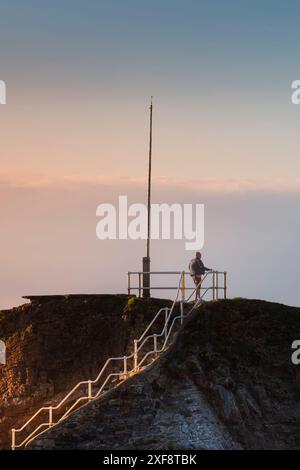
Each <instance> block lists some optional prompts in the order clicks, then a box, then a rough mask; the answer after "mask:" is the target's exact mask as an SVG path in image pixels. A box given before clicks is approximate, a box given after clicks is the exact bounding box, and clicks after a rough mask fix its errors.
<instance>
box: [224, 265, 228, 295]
mask: <svg viewBox="0 0 300 470" xmlns="http://www.w3.org/2000/svg"><path fill="white" fill-rule="evenodd" d="M224 299H227V272H226V271H224Z"/></svg>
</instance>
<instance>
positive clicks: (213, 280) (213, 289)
mask: <svg viewBox="0 0 300 470" xmlns="http://www.w3.org/2000/svg"><path fill="white" fill-rule="evenodd" d="M212 282H213V288H212V291H213V300H215V271H213V279H212Z"/></svg>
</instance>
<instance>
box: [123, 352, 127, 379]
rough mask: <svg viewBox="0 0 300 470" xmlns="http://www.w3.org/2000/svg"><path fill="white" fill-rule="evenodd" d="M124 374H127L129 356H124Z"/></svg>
mask: <svg viewBox="0 0 300 470" xmlns="http://www.w3.org/2000/svg"><path fill="white" fill-rule="evenodd" d="M123 359H124V375H125V377H126V376H127V356H124V358H123Z"/></svg>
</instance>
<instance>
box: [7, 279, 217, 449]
mask: <svg viewBox="0 0 300 470" xmlns="http://www.w3.org/2000/svg"><path fill="white" fill-rule="evenodd" d="M218 274H220V273H219V272H217V271H211V272H208V273H206V274H205V276H203V278H202V281H201V286H199V285H198V286H196V287H195V288H193V290H192V293H191V295H190V296H189V297H188V299H187V300H185V299H184V290H185V280H184V279H185V272H184V271H182V272H181V274H180V279H179V283H178V287H177V293H176V296H175V299H174V301H173V304H172V306H171V307H170V308H167V307H165V308H161V309H160V310H159V311H158V312H157V314H156V315H155V317H154V318H153V320H152V321H151V322H150V323H149V325H148V326H147V328H146V329H145V331H144V332H143V334H142V335H141V336H140V337H139V338H137V339H135V340H134V341H133V352H132V354H130V355H129V356H123V357H111V358H109V359H108V360H107V361H106V362H105V364H104V366H103V367H102V369H101V370H100V372H99V374H98V375H97V377H96V378H95V379H93V380H84V381H81V382H79V383H78V384H77V385H75V387H73V388H72V390H70V392H69V393H68V394H67V395H66V396H65V397H64V398H63V399H62V400H61V401H60V402H59V403H58V404H56V405H54V406H44V407H42V408H40V409H39V410H38V411H37V412H36V413H35V414H34V415H33V416H32V417H31V418H30V419H28V421H27V422H26V423H25V424H24V425H23V426H22V427H20V428H19V429H12V450H15V449H19V448H24V447H26V446H27V445H28V444H29V443H30V442H32V441H33V440H34V439H36V438H37V437H38V436H40V435H41V434H42V433H44V432H46V431H47V430H48V429H50V428H51V427H53V426H55V425H57V424H58V423H60V422H61V421H62V420H64V419H66V418H67V417H68V416H69V415H70V414H71V413H72V412H74V411H75V410H77V409H78V408H80V407H81V406H83V405H85V404H86V403H88V402H90V401H91V400H95V399H96V398H98V397H100V396H103V395H104V394H105V393H106V392H108V391H109V390H111V389H112V388H114V387H116V386H118V385H119V384H120V383H122V382H124V381H125V380H126V379H127V378H128V377H130V376H132V375H134V374H137V373H139V372H140V371H141V370H143V369H144V368H145V367H147V366H148V365H150V364H151V363H152V362H153V361H154V360H155V359H156V358H157V357H158V356H159V354H160V353H161V352H163V351H165V350H166V349H167V347H168V346H169V345H170V343H171V342H172V339H173V337H174V333H176V331H177V330H178V327H180V326H181V325H182V323H183V321H184V319H185V318H186V317H188V316H189V315H190V314H191V313H192V312H193V310H195V308H197V307H198V306H199V305H200V304H201V303H202V302H203V298H204V297H205V296H206V294H207V293H209V292H212V298H213V299H218V298H219V296H218V293H219V289H220V291H223V292H224V297H225V292H226V291H225V290H224V287H222V286H221V285H219V284H218V283H217V285H216V282H215V279H216V277H217V278H218ZM222 274H224V279H225V278H226V276H225V274H226V273H222ZM206 279H207V280H209V281H211V282H212V284H209V285H208V286H207V287H204V288H203V284H204V281H205V280H206ZM224 285H225V284H224ZM198 287H201V289H202V290H201V298H200V300H199V301H197V302H195V303H194V304H191V303H189V300H190V299H191V298H192V296H193V294H194V292H195V290H196V289H197V288H198ZM179 297H180V299H179ZM178 307H179V308H178ZM161 317H163V319H164V326H163V328H162V330H161V331H159V332H155V333H153V331H156V329H155V328H156V326H157V324H158V322H159V323H160V324H161Z"/></svg>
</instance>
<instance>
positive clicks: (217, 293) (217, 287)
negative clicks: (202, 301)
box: [216, 271, 219, 300]
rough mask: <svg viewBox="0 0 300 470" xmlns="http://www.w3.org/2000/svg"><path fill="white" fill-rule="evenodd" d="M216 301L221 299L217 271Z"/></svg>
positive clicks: (217, 273)
mask: <svg viewBox="0 0 300 470" xmlns="http://www.w3.org/2000/svg"><path fill="white" fill-rule="evenodd" d="M216 299H217V300H218V299H219V271H216Z"/></svg>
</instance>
